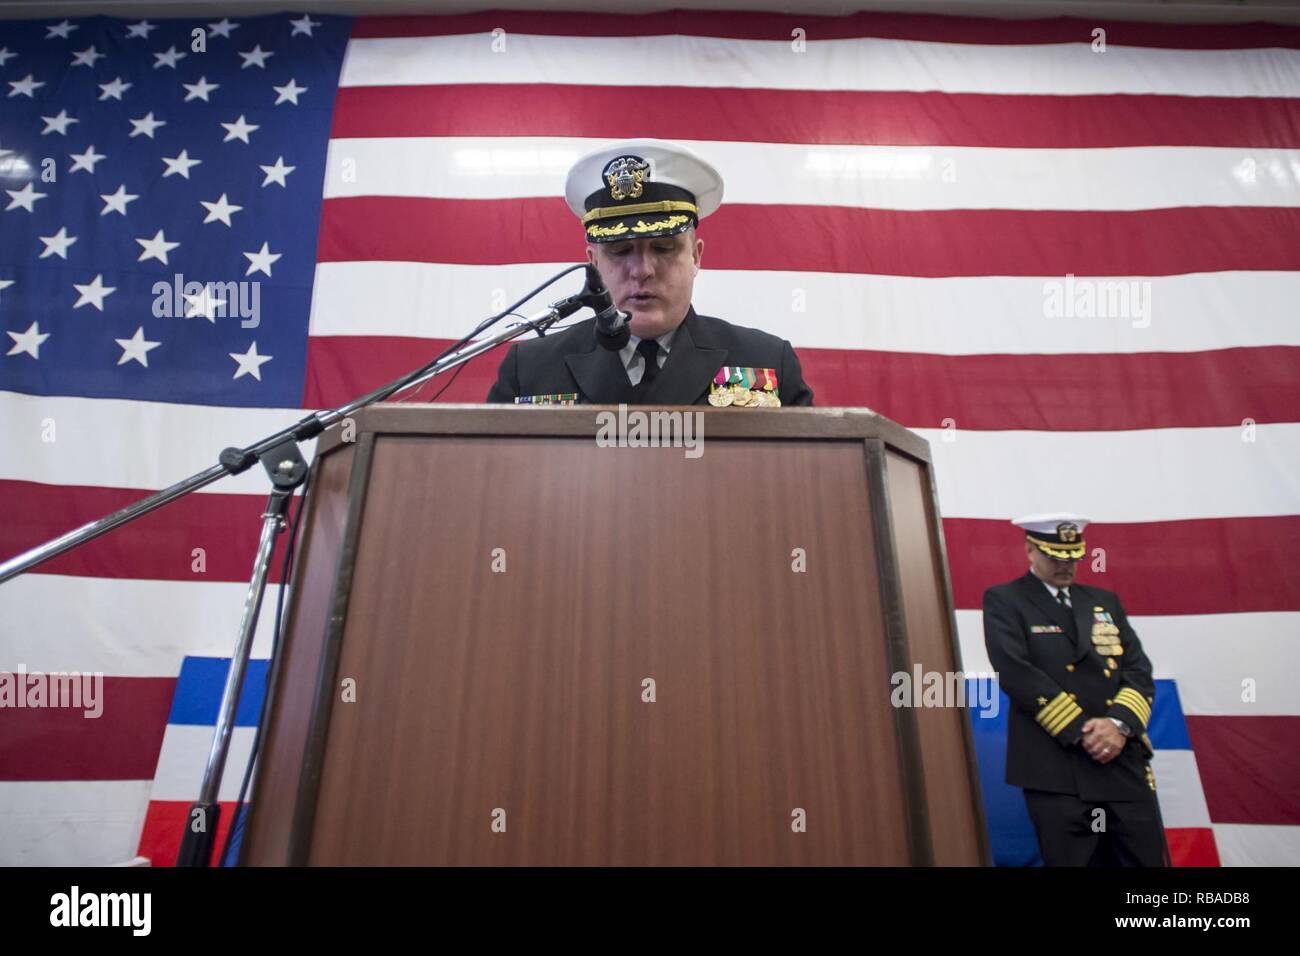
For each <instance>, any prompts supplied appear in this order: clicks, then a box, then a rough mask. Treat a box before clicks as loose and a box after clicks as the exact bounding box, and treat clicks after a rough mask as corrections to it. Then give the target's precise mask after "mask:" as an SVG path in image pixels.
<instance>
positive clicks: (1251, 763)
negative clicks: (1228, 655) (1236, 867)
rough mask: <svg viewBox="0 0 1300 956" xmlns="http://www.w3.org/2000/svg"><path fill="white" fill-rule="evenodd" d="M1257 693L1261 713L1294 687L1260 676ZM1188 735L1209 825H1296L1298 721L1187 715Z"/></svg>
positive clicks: (1299, 804)
mask: <svg viewBox="0 0 1300 956" xmlns="http://www.w3.org/2000/svg"><path fill="white" fill-rule="evenodd" d="M1225 640H1227V641H1229V642H1230V641H1231V636H1229V635H1225ZM1257 693H1258V694H1259V698H1258V699H1259V707H1260V709H1261V710H1265V709H1267V708H1268V707H1269V706H1270V703H1269V697H1270V696H1273V698H1274V700H1275V701H1276V702H1277V703H1280V702H1281V700H1279V698H1281V699H1284V700H1285V701H1286V702H1288V703H1289V702H1291V701H1292V700H1294V697H1295V685H1294V684H1293V683H1291V681H1290V679H1289V675H1286V674H1260V675H1259V684H1258V687H1257ZM1187 732H1188V734H1189V735H1190V736H1191V738H1192V749H1193V750H1194V751H1195V752H1196V766H1197V769H1198V770H1199V771H1200V773H1201V784H1202V786H1203V787H1204V789H1205V803H1206V806H1208V807H1209V810H1210V819H1211V820H1213V821H1214V822H1215V823H1254V824H1263V825H1274V826H1283V825H1300V760H1297V759H1296V739H1297V738H1300V717H1279V716H1272V717H1263V716H1261V717H1195V716H1190V715H1189V716H1188V717H1187ZM1156 783H1157V786H1158V785H1159V781H1157V782H1156Z"/></svg>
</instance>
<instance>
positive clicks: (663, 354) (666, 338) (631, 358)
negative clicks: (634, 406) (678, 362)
mask: <svg viewBox="0 0 1300 956" xmlns="http://www.w3.org/2000/svg"><path fill="white" fill-rule="evenodd" d="M676 336H677V329H676V328H672V329H669V330H668V331H667V332H665V333H664V334H663V335H661V336H659V337H658V338H656V339H655V341H656V342H658V343H659V351H658V352H657V353H655V360H656V361H657V362H658V363H659V367H660V368H663V367H664V363H665V362H667V361H668V350H669V349H670V348H672V345H673V339H674V338H676ZM640 343H641V339H639V338H638V337H637V336H635V335H629V336H628V339H627V345H625V346H623V347H622V348H621V349H619V350H618V357H619V358H621V359H622V360H623V367H624V368H625V369H627V377H628V378H629V379H630V380H631V382H632V384H633V385H640V384H641V376H642V375H644V374H645V356H643V355H642V354H641V353H640V352H638V351H637V350H636V347H637V345H639V344H640Z"/></svg>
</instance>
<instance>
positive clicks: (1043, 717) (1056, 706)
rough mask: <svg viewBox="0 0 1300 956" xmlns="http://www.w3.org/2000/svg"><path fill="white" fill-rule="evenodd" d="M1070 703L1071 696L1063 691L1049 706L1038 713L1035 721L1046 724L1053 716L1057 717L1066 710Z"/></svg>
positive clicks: (1049, 702)
mask: <svg viewBox="0 0 1300 956" xmlns="http://www.w3.org/2000/svg"><path fill="white" fill-rule="evenodd" d="M1069 703H1070V695H1069V694H1067V693H1065V692H1064V691H1062V692H1061V693H1059V694H1057V695H1056V696H1055V697H1053V698H1052V699H1051V700H1050V701H1048V703H1047V705H1046V706H1045V707H1044V708H1043V709H1042V710H1040V711H1039V712H1038V716H1037V717H1036V718H1034V719H1035V720H1037V721H1038V722H1039V723H1040V724H1042V723H1046V722H1047V721H1048V720H1050V719H1051V718H1052V717H1053V716H1055V715H1056V714H1058V713H1060V712H1061V711H1062V710H1063V709H1065V708H1066V706H1067V705H1068V704H1069Z"/></svg>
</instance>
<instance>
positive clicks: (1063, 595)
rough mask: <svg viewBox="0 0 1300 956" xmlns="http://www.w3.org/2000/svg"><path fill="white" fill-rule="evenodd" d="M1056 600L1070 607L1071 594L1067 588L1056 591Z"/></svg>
mask: <svg viewBox="0 0 1300 956" xmlns="http://www.w3.org/2000/svg"><path fill="white" fill-rule="evenodd" d="M1056 600H1057V601H1058V602H1059V603H1060V604H1061V605H1063V606H1064V607H1070V595H1069V593H1068V592H1067V591H1066V589H1065V588H1061V589H1060V590H1059V591H1057V592H1056Z"/></svg>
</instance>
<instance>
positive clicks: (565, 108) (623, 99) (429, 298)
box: [0, 12, 1300, 865]
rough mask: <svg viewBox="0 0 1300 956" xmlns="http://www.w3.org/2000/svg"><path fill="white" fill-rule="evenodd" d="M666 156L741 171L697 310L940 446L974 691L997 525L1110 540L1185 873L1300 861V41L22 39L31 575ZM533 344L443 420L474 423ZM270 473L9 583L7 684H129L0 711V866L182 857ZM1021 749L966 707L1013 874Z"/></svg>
mask: <svg viewBox="0 0 1300 956" xmlns="http://www.w3.org/2000/svg"><path fill="white" fill-rule="evenodd" d="M196 29H198V30H200V31H202V34H201V35H202V37H203V41H204V42H203V44H202V45H203V47H204V49H202V50H198V49H195V41H194V32H193V31H195V30H196ZM1098 31H1100V32H1098ZM642 136H651V137H660V138H665V139H671V140H675V141H678V142H681V143H683V144H685V145H687V146H689V147H691V148H692V149H694V150H695V151H697V152H698V153H700V154H701V155H702V156H704V157H705V158H706V159H708V160H710V161H711V162H713V163H714V164H715V165H716V166H717V167H718V168H719V170H720V171H721V172H722V174H723V177H724V178H725V180H726V194H725V196H724V201H723V206H722V208H721V209H720V210H719V211H718V212H717V213H715V214H714V215H713V216H711V217H710V218H708V219H707V220H706V221H705V222H704V223H703V224H702V225H701V228H700V231H699V235H700V237H701V238H702V239H703V240H704V243H705V249H704V256H703V266H704V269H703V271H702V272H701V274H700V277H699V279H698V280H697V284H696V295H695V300H694V301H695V306H696V308H697V310H698V311H700V312H702V313H705V314H711V315H718V316H721V317H723V318H726V319H729V320H731V321H733V322H736V323H739V324H742V325H749V326H755V327H759V328H762V329H765V330H768V331H770V332H774V333H776V334H778V335H781V336H783V337H785V338H788V339H789V340H790V341H791V342H792V343H793V344H794V346H795V347H796V348H797V349H798V351H799V354H800V357H801V359H802V362H803V368H804V373H805V377H806V378H807V380H808V382H809V384H810V385H811V386H812V387H813V389H814V390H815V392H816V399H817V402H818V404H819V405H822V406H837V405H845V406H849V405H852V406H868V407H871V408H873V409H875V410H877V411H880V412H881V413H883V414H885V415H887V416H889V417H891V418H893V419H895V420H897V421H899V422H901V423H902V424H904V425H906V426H908V427H909V428H912V429H915V430H917V431H918V432H919V433H920V434H922V435H923V436H924V437H926V438H927V439H928V440H929V441H930V443H931V447H932V450H933V453H934V456H935V462H936V469H937V474H938V479H939V492H940V505H941V509H942V511H943V514H944V531H945V535H946V538H947V546H948V554H949V559H950V562H951V565H952V576H953V587H954V597H955V600H956V605H957V608H958V611H957V617H958V625H959V631H960V639H961V646H962V652H963V658H964V663H965V667H966V669H967V670H968V671H981V670H989V664H988V659H987V655H986V653H985V650H984V644H983V634H982V626H981V621H980V610H979V608H980V603H981V595H982V592H983V590H984V588H985V587H987V586H988V585H990V584H994V583H1000V582H1002V581H1006V580H1009V579H1011V578H1013V577H1016V576H1018V575H1020V574H1021V573H1023V571H1024V556H1023V551H1022V549H1021V546H1020V540H1021V538H1020V535H1019V533H1018V532H1017V531H1016V530H1015V529H1014V528H1012V527H1011V526H1010V525H1009V524H1008V523H1007V522H1008V519H1010V518H1012V517H1014V516H1017V515H1019V514H1024V513H1029V512H1035V511H1054V510H1071V511H1076V512H1079V513H1082V514H1085V515H1088V516H1090V517H1091V518H1092V519H1093V520H1094V521H1095V522H1096V524H1095V525H1094V526H1092V527H1090V528H1089V529H1088V531H1087V538H1088V543H1089V546H1090V548H1091V549H1093V550H1094V556H1093V557H1092V558H1090V559H1089V560H1088V561H1087V562H1085V566H1084V567H1083V568H1082V574H1081V580H1082V581H1084V582H1085V583H1094V584H1097V585H1099V586H1102V587H1106V588H1109V589H1112V590H1115V591H1117V592H1118V593H1119V594H1120V596H1121V598H1122V599H1123V601H1124V603H1125V605H1126V607H1127V609H1128V611H1129V614H1130V615H1131V617H1132V619H1133V621H1134V624H1135V627H1136V629H1137V631H1138V633H1139V635H1140V637H1141V638H1142V640H1143V643H1144V645H1145V647H1146V649H1147V652H1148V654H1149V655H1150V657H1151V658H1152V660H1153V661H1154V664H1155V669H1156V676H1157V678H1159V679H1160V683H1159V687H1160V691H1159V696H1158V699H1157V712H1156V715H1155V716H1154V717H1153V725H1152V734H1153V737H1154V738H1155V743H1156V745H1157V747H1159V748H1160V750H1159V752H1158V754H1157V758H1156V761H1155V772H1156V779H1157V783H1158V787H1159V790H1158V792H1159V795H1160V800H1161V806H1162V811H1163V815H1164V822H1165V825H1166V828H1167V830H1168V832H1169V836H1170V843H1171V849H1172V850H1173V853H1174V857H1175V860H1176V861H1177V862H1180V863H1210V864H1213V863H1223V864H1229V865H1234V864H1276V863H1286V864H1296V863H1300V760H1297V759H1296V747H1295V740H1296V739H1297V737H1300V575H1297V574H1296V573H1295V571H1294V569H1293V567H1292V566H1291V565H1289V564H1288V563H1287V561H1288V560H1289V559H1287V558H1286V557H1285V555H1286V553H1287V550H1286V549H1287V548H1288V547H1289V545H1287V544H1286V542H1287V541H1290V540H1293V539H1294V538H1296V537H1300V477H1298V476H1297V463H1300V307H1298V306H1297V303H1298V302H1300V271H1298V270H1300V29H1296V28H1290V27H1279V26H1269V25H1262V24H1250V25H1236V26H1223V25H1214V26H1192V25H1178V26H1174V25H1167V24H1161V25H1155V24H1141V23H1118V22H1113V23H1096V22H1092V21H1086V20H1068V19H1061V20H1050V21H1046V20H1043V21H994V20H972V19H958V18H941V17H931V16H911V15H896V14H858V15H854V16H850V17H834V18H831V17H826V18H819V17H811V16H807V17H805V16H779V15H767V14H741V13H734V12H729V13H725V14H722V13H708V12H677V13H671V14H656V15H646V16H618V15H591V14H569V13H511V12H491V13H483V14H471V15H462V16H438V17H406V18H360V19H354V20H349V19H346V18H339V17H329V16H323V15H307V14H297V13H294V14H289V13H286V14H279V15H274V16H267V17H256V18H240V19H229V18H226V19H222V20H220V21H189V20H165V21H162V20H160V21H154V22H152V23H150V22H146V21H140V22H132V21H127V20H117V19H109V18H100V17H97V18H87V19H73V20H67V21H61V22H60V21H54V20H48V21H45V20H42V21H0V189H3V192H0V449H2V451H0V493H2V497H0V501H3V521H0V556H3V557H8V556H10V555H12V554H15V553H17V552H19V551H21V550H23V549H25V548H28V547H31V546H33V545H35V544H37V543H39V542H41V541H43V540H46V539H48V538H51V537H54V536H56V535H58V534H61V533H63V532H65V531H66V530H68V529H69V528H71V527H73V526H75V525H77V524H80V523H82V522H84V521H88V520H91V519H92V518H95V517H97V516H99V515H101V514H103V513H105V512H108V511H110V510H113V509H115V508H117V507H120V506H122V505H124V504H126V503H129V502H130V501H133V500H135V499H137V498H139V497H142V496H143V495H144V494H145V493H147V492H148V491H151V490H155V489H158V488H162V487H165V486H167V485H169V484H171V483H172V482H174V481H176V480H178V479H180V478H182V477H185V476H187V475H189V474H191V473H193V472H197V471H199V470H201V469H203V468H206V467H208V466H209V465H211V464H212V463H214V462H215V460H216V455H217V453H218V452H219V451H220V449H221V448H223V447H225V446H227V445H232V444H244V443H247V442H249V441H251V440H253V439H255V438H259V437H261V436H263V435H265V434H268V433H270V432H272V431H274V430H275V429H277V428H279V427H282V426H284V425H286V424H288V423H290V422H291V421H293V420H296V419H297V418H299V417H301V416H302V413H303V412H302V410H303V409H313V408H318V407H324V406H328V405H334V404H338V403H340V402H342V401H344V400H346V399H348V398H350V397H352V396H354V395H356V394H359V393H361V392H363V391H365V390H367V389H368V388H371V387H373V386H375V385H377V384H380V383H382V382H384V381H387V380H388V379H390V378H393V377H395V376H396V375H398V374H399V373H401V372H402V371H405V370H407V369H408V368H411V367H414V366H415V365H418V364H420V363H422V362H423V361H424V360H425V359H427V358H428V357H430V356H432V355H433V354H435V353H436V352H438V351H440V350H441V349H442V348H443V347H445V346H446V345H447V344H449V343H450V342H451V341H453V340H455V339H457V338H459V337H460V335H461V334H463V333H464V332H465V331H467V330H468V329H469V328H471V327H472V326H473V325H475V324H476V323H477V322H478V321H479V320H480V319H481V318H482V317H484V316H486V315H488V314H491V313H493V312H496V311H498V310H499V309H501V308H502V307H504V306H505V305H506V304H508V303H509V302H510V301H512V300H513V299H514V298H515V297H516V296H517V295H518V294H521V293H522V292H523V291H525V290H527V289H529V288H531V287H533V286H534V285H536V284H537V283H538V282H539V281H541V280H542V279H543V278H545V277H546V276H548V275H549V274H551V273H552V272H554V271H556V270H557V269H559V268H560V267H562V266H563V265H565V264H568V263H572V262H577V261H580V260H581V259H582V258H583V239H582V234H581V230H580V228H579V226H578V224H577V222H576V220H574V219H573V217H572V215H571V214H570V213H569V211H568V210H567V208H566V206H565V204H564V201H563V199H562V198H561V194H562V184H563V179H564V175H565V173H566V171H567V169H568V167H569V165H570V163H571V162H572V161H573V160H574V159H575V158H577V156H579V155H580V154H582V153H583V152H586V151H587V150H588V149H590V148H592V147H594V146H596V145H599V144H600V143H602V142H604V141H608V140H613V139H621V138H627V137H642ZM191 283H192V284H191ZM160 284H161V285H160ZM559 291H560V292H562V293H563V294H567V293H568V292H570V291H576V289H569V288H567V287H566V288H562V289H560V290H559ZM499 356H500V353H496V354H493V355H490V356H488V357H485V358H481V359H479V360H477V361H475V362H474V363H472V364H471V365H470V366H469V367H467V368H466V369H464V370H463V373H462V374H461V375H460V376H459V378H458V379H457V380H456V381H455V382H454V383H453V384H452V385H451V386H450V387H448V388H447V389H446V391H445V392H444V393H442V394H441V396H440V397H439V401H462V402H464V401H481V400H482V398H483V397H484V396H485V395H486V393H487V389H488V386H489V384H490V382H491V381H492V379H493V378H494V376H495V371H496V364H497V360H498V359H499ZM440 384H441V382H437V383H434V385H432V386H429V387H427V388H426V390H425V391H424V393H423V394H424V395H425V396H426V397H427V396H430V395H432V394H433V393H434V392H435V391H436V389H437V387H438V386H439V385H440ZM265 493H266V481H265V478H264V477H263V476H262V473H261V472H260V470H256V471H250V472H248V473H247V474H245V475H243V476H240V477H238V478H234V479H227V480H225V481H223V482H220V483H217V484H215V485H212V486H209V487H208V488H206V489H204V490H203V491H201V492H199V493H197V494H194V495H192V496H190V497H189V498H187V499H185V500H183V501H181V502H180V503H178V504H174V505H171V506H169V507H167V508H165V509H163V510H162V511H160V512H156V513H155V514H153V515H151V516H149V517H148V518H145V519H143V520H142V521H140V522H138V523H136V524H134V525H132V526H131V527H129V528H127V529H123V530H121V531H118V532H117V533H115V534H112V535H110V536H108V537H105V538H101V539H99V540H98V541H96V542H93V543H92V544H90V545H89V546H86V547H83V548H81V549H79V550H77V551H74V552H72V553H70V554H67V555H65V556H63V557H60V558H58V559H56V560H55V561H53V562H51V563H49V564H47V565H45V566H43V567H42V568H40V569H39V570H38V571H37V572H34V573H29V574H27V575H24V576H22V577H20V578H17V579H15V580H13V581H10V582H8V583H6V584H4V585H0V671H10V672H13V671H17V670H19V669H25V670H26V671H27V672H61V671H78V672H102V673H104V674H105V675H106V677H105V686H104V713H103V715H102V716H101V717H99V718H98V719H86V718H85V717H83V716H82V714H81V713H80V712H72V711H67V710H57V709H17V708H4V709H0V863H7V864H14V863H90V864H94V863H111V862H118V861H122V860H126V859H129V858H130V857H132V856H133V855H135V854H136V853H137V852H140V853H143V854H144V855H147V856H151V857H153V858H154V860H155V862H157V863H169V862H171V859H172V857H174V852H175V847H176V844H177V842H178V833H179V829H180V826H181V822H182V820H183V817H184V811H185V808H186V806H187V805H188V802H189V801H190V800H192V799H194V797H195V795H196V794H197V789H198V783H199V780H200V777H201V774H202V765H203V759H204V757H205V755H206V749H207V746H208V742H209V739H210V735H211V724H212V722H213V716H214V714H215V701H214V700H213V696H214V693H215V694H216V695H217V696H219V693H220V680H221V673H222V668H223V666H224V664H223V661H222V660H221V659H222V658H225V657H227V656H228V655H229V654H230V652H231V649H232V647H233V643H234V639H235V634H236V630H237V626H238V621H239V615H240V610H241V605H242V601H243V594H244V590H245V587H246V581H247V577H248V574H249V568H250V563H251V560H252V555H253V552H254V549H255V544H256V538H257V531H258V524H259V517H258V516H259V515H260V512H261V508H262V505H263V501H264V498H265ZM1097 549H1100V552H1098V551H1097ZM275 568H276V574H277V575H278V572H279V561H278V559H277V561H276V563H275ZM268 597H269V598H273V597H274V592H272V593H271V594H270V595H268ZM268 607H269V605H268ZM272 616H273V615H271V614H269V613H264V614H263V620H262V623H261V626H260V629H259V639H258V643H257V646H256V648H255V651H254V655H255V657H258V658H265V657H266V656H267V654H268V652H269V650H270V632H271V623H272ZM255 673H256V674H257V675H258V676H259V679H260V675H262V674H263V673H264V670H263V669H261V668H260V667H259V668H258V669H257V670H256V672H255ZM214 689H215V690H214ZM257 699H260V689H255V690H254V691H253V692H252V696H251V697H250V701H256V700H257ZM256 712H257V711H256V707H255V706H254V704H253V703H251V702H246V705H245V707H244V708H243V714H242V716H241V720H240V726H239V727H238V728H237V730H236V732H235V748H234V752H233V756H232V761H231V765H230V766H229V767H228V769H227V774H226V780H227V783H226V786H225V787H224V788H223V791H222V797H223V799H226V800H231V799H233V798H234V796H235V794H236V792H237V788H238V778H239V776H240V773H241V772H242V769H243V766H242V761H243V760H245V759H246V756H247V752H248V745H249V742H250V740H251V734H252V726H253V721H255V715H256ZM1002 732H1003V731H1002V729H1001V727H982V726H980V722H979V721H976V738H977V741H978V742H979V747H980V757H981V776H982V778H983V784H984V797H985V801H986V805H987V809H988V813H989V819H990V825H991V827H992V834H993V844H994V850H995V854H996V856H997V859H998V860H999V861H1000V862H1005V863H1024V862H1032V860H1033V856H1034V853H1033V847H1032V835H1030V836H1029V839H1028V842H1027V841H1026V834H1027V832H1028V831H1027V827H1028V823H1027V819H1026V818H1025V815H1024V811H1023V804H1021V803H1019V802H1018V801H1019V796H1018V792H1017V791H1013V790H1010V789H1008V788H1006V787H1005V786H1004V785H1002V784H1001V775H1002V766H1001V763H1000V761H1001V759H1002V755H1001V753H1000V751H999V741H1000V739H1001V737H1000V735H1001V733H1002Z"/></svg>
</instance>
